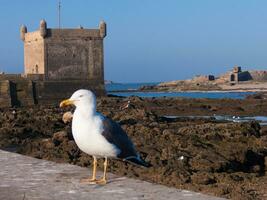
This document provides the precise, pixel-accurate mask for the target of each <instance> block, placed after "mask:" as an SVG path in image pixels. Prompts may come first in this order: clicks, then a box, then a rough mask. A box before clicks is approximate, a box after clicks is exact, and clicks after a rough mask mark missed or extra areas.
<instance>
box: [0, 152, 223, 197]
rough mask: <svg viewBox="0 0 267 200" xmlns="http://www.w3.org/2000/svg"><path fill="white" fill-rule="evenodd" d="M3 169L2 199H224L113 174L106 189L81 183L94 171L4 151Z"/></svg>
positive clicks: (0, 163)
mask: <svg viewBox="0 0 267 200" xmlns="http://www.w3.org/2000/svg"><path fill="white" fill-rule="evenodd" d="M0 168H1V171H0V179H1V182H0V199H8V200H21V199H24V200H29V199H38V200H48V199H80V200H83V199H95V200H97V199H118V200H120V199H127V200H131V199H164V200H165V199H177V200H179V199H180V200H182V199H183V200H209V199H210V200H212V199H213V200H216V199H218V200H219V199H221V198H217V197H212V196H207V195H203V194H200V193H194V192H190V191H186V190H178V189H175V188H168V187H165V186H161V185H156V184H152V183H148V182H144V181H140V180H134V179H129V178H125V177H118V176H115V175H113V174H108V177H109V183H108V184H107V185H104V186H100V185H88V184H81V183H79V180H80V179H81V178H84V177H87V176H88V175H90V174H89V172H91V170H88V169H86V168H81V167H78V166H74V165H69V164H57V163H53V162H49V161H44V160H38V159H35V158H30V157H26V156H22V155H19V154H15V153H10V152H6V151H1V150H0ZM99 173H101V172H98V174H99Z"/></svg>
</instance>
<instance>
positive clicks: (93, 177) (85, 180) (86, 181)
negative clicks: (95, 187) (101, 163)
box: [80, 156, 97, 183]
mask: <svg viewBox="0 0 267 200" xmlns="http://www.w3.org/2000/svg"><path fill="white" fill-rule="evenodd" d="M93 158H94V162H93V174H92V178H85V179H81V181H80V182H81V183H95V182H96V181H97V180H96V166H97V159H96V157H95V156H93Z"/></svg>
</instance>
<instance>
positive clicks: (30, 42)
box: [24, 31, 45, 74]
mask: <svg viewBox="0 0 267 200" xmlns="http://www.w3.org/2000/svg"><path fill="white" fill-rule="evenodd" d="M24 73H25V74H44V73H45V49H44V39H43V38H42V37H41V35H40V34H39V31H35V32H31V33H27V34H25V40H24Z"/></svg>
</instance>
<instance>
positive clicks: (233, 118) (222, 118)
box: [164, 115, 267, 126]
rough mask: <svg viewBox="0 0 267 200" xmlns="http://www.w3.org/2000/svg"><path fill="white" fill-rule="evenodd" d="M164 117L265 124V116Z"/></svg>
mask: <svg viewBox="0 0 267 200" xmlns="http://www.w3.org/2000/svg"><path fill="white" fill-rule="evenodd" d="M164 117H166V118H172V119H175V118H188V119H195V118H197V119H215V120H217V121H230V122H235V123H241V122H251V121H257V122H258V123H259V124H260V125H262V126H266V125H267V116H231V115H213V116H164Z"/></svg>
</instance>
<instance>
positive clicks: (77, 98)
mask: <svg viewBox="0 0 267 200" xmlns="http://www.w3.org/2000/svg"><path fill="white" fill-rule="evenodd" d="M67 105H75V106H76V108H85V109H86V108H88V107H90V108H91V109H95V107H96V98H95V95H94V93H93V92H91V91H90V90H84V89H80V90H77V91H76V92H74V93H73V94H72V96H71V97H70V98H69V99H66V100H63V101H61V103H60V107H65V106H67Z"/></svg>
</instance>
